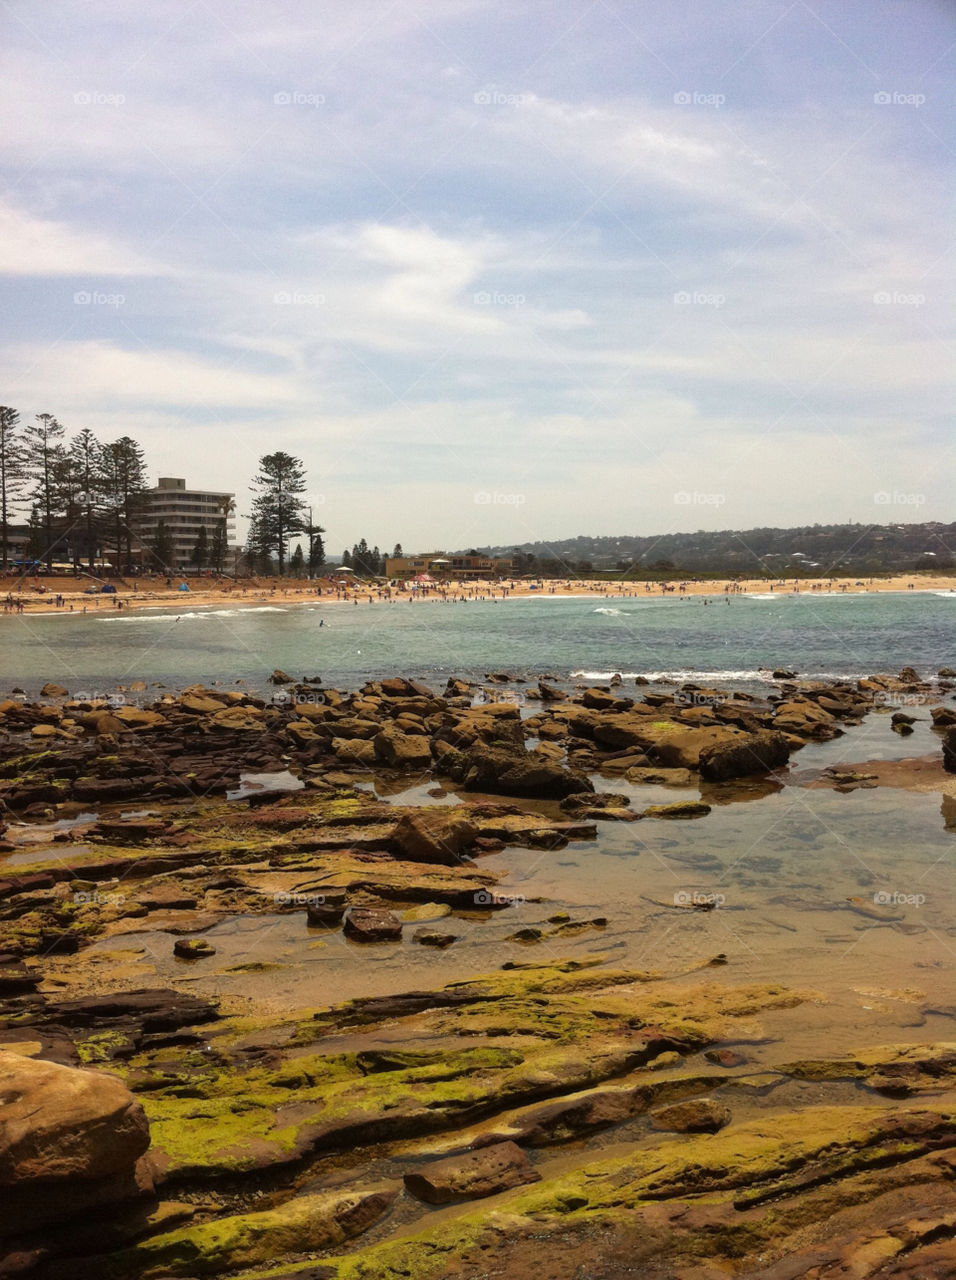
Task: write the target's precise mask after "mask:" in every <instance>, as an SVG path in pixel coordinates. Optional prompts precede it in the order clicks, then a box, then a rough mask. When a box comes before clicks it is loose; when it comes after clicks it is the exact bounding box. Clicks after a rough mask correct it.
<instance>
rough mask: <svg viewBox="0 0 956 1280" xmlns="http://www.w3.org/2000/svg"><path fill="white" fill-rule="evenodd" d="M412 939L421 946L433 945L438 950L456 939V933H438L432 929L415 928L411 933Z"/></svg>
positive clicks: (441, 949)
mask: <svg viewBox="0 0 956 1280" xmlns="http://www.w3.org/2000/svg"><path fill="white" fill-rule="evenodd" d="M412 941H413V942H417V943H418V944H419V946H422V947H435V948H436V949H437V950H439V951H444V950H445V948H446V947H450V946H451V945H452V943H453V942H457V941H458V934H457V933H440V932H439V931H437V930H432V929H416V930H415V932H414V933H413V934H412Z"/></svg>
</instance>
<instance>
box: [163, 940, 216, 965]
mask: <svg viewBox="0 0 956 1280" xmlns="http://www.w3.org/2000/svg"><path fill="white" fill-rule="evenodd" d="M173 952H174V954H176V955H177V956H179V957H180V959H182V960H201V959H203V958H204V957H206V956H214V955H215V954H216V948H215V947H214V946H213V945H212V944H211V943H209V942H206V941H205V939H203V938H177V939H176V941H175V942H174V943H173Z"/></svg>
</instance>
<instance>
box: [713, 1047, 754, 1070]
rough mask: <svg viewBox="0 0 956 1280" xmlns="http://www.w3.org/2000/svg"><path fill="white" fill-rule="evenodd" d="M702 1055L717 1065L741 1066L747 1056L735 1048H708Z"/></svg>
mask: <svg viewBox="0 0 956 1280" xmlns="http://www.w3.org/2000/svg"><path fill="white" fill-rule="evenodd" d="M704 1057H705V1058H706V1059H707V1061H708V1062H712V1063H713V1064H714V1065H715V1066H717V1067H742V1066H743V1065H744V1064H745V1063H746V1062H747V1058H746V1057H745V1056H744V1054H742V1053H738V1052H737V1050H736V1049H708V1050H707V1051H706V1052H705V1054H704Z"/></svg>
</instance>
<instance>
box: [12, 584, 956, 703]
mask: <svg viewBox="0 0 956 1280" xmlns="http://www.w3.org/2000/svg"><path fill="white" fill-rule="evenodd" d="M320 624H321V625H320ZM903 665H912V666H914V667H915V668H916V669H917V670H918V671H919V672H920V673H921V674H923V675H931V674H935V672H936V671H937V670H938V669H939V668H940V667H941V666H953V665H956V593H948V592H919V593H916V592H905V593H897V594H891V593H874V594H861V595H853V596H840V595H810V594H801V595H799V596H793V595H776V594H769V593H768V594H766V595H754V596H736V597H731V598H730V599H729V601H728V600H727V599H726V598H725V597H724V596H723V595H717V596H713V597H685V598H683V599H682V598H675V597H674V596H668V597H666V598H661V597H660V596H650V597H647V598H641V597H638V598H625V599H611V598H608V599H605V598H603V597H601V596H600V595H590V596H585V597H574V598H563V597H560V596H545V597H526V598H521V599H510V600H504V601H495V602H491V601H488V602H484V603H467V604H445V603H442V602H441V601H439V600H432V599H425V600H420V601H416V602H415V603H413V604H409V603H407V602H405V601H401V602H395V603H392V604H385V603H376V604H374V605H369V604H367V603H360V604H356V605H353V604H339V603H323V602H322V601H321V600H315V601H314V602H311V603H303V604H291V605H286V606H281V605H270V604H262V605H255V604H252V605H249V606H245V607H235V608H209V609H202V608H197V607H186V608H183V609H179V610H177V609H175V608H174V609H168V608H164V609H149V610H143V611H139V612H131V613H116V612H114V611H112V610H110V611H109V612H107V607H103V608H101V610H100V611H99V613H95V612H91V613H89V614H86V615H83V616H79V617H78V616H77V615H76V614H73V615H64V614H46V615H39V616H37V615H33V616H30V615H26V616H22V617H19V616H16V615H0V692H9V690H10V688H11V687H13V686H19V687H20V688H22V689H24V690H25V691H26V692H28V693H32V692H36V690H37V689H38V688H39V686H40V685H42V684H43V683H44V682H46V681H48V680H53V681H57V682H58V683H61V684H64V685H66V687H67V688H68V689H69V690H70V692H71V693H76V692H91V693H92V692H109V691H110V690H111V689H114V688H115V687H116V686H117V685H126V684H128V683H129V682H130V681H133V680H144V681H147V682H160V683H162V684H165V685H167V686H169V687H175V686H183V685H186V684H191V683H195V682H200V681H201V682H204V683H207V684H212V683H214V682H216V681H219V682H221V683H222V684H223V685H228V684H232V683H234V682H235V681H237V680H242V681H244V682H245V683H246V684H247V685H248V686H249V687H252V688H256V687H265V680H266V677H267V676H268V675H269V674H270V673H271V672H272V670H273V669H274V668H276V667H281V668H282V669H283V670H285V671H287V672H289V674H290V675H293V676H297V677H301V676H316V675H317V676H321V677H322V679H323V681H324V682H325V683H326V684H331V685H336V686H339V687H342V688H348V687H355V686H357V685H359V684H361V683H362V682H363V681H364V680H366V679H369V678H376V677H381V676H385V675H408V676H415V677H419V678H424V679H426V680H431V681H434V682H440V683H444V681H445V680H446V679H447V678H448V677H449V676H452V675H457V676H462V677H465V678H471V679H474V678H478V679H481V678H483V677H484V675H485V674H486V673H487V672H493V671H508V672H510V673H513V674H515V675H519V676H523V677H525V678H532V677H534V676H536V675H540V674H543V673H553V674H555V675H556V676H558V677H559V679H561V680H565V681H568V680H572V681H573V680H575V679H578V680H582V679H583V680H592V681H593V680H601V679H605V680H606V679H608V678H609V677H610V676H611V675H612V674H613V673H615V672H619V673H621V674H622V675H623V676H625V677H626V678H627V677H633V676H634V675H637V674H642V675H646V676H648V677H650V678H652V679H653V678H661V677H667V678H670V679H677V680H696V681H698V682H700V683H709V682H714V683H718V682H719V683H723V684H743V685H749V684H753V683H755V682H758V681H759V680H760V679H761V678H762V676H765V675H766V674H767V672H768V671H769V669H772V668H774V667H781V666H782V667H786V668H788V669H791V670H794V671H796V672H798V673H799V674H801V675H804V676H846V677H858V676H861V675H866V674H870V673H872V672H876V671H895V670H898V669H899V668H900V667H901V666H903Z"/></svg>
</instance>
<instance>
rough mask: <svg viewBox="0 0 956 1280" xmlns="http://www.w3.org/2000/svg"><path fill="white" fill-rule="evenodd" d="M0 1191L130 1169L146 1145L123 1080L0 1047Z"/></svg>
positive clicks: (137, 1108) (144, 1127) (138, 1111)
mask: <svg viewBox="0 0 956 1280" xmlns="http://www.w3.org/2000/svg"><path fill="white" fill-rule="evenodd" d="M0 1099H2V1102H3V1106H2V1108H0V1186H2V1187H19V1188H21V1189H22V1188H23V1187H24V1186H25V1185H29V1184H32V1183H39V1184H46V1185H47V1186H49V1184H50V1182H55V1181H57V1180H60V1179H80V1180H89V1179H99V1178H104V1177H106V1176H107V1175H109V1174H114V1173H118V1172H122V1171H130V1170H132V1168H133V1166H134V1165H135V1163H136V1161H137V1160H138V1159H139V1157H140V1156H141V1155H142V1154H143V1152H144V1151H145V1150H146V1148H147V1147H148V1146H149V1126H148V1124H147V1123H146V1116H145V1114H144V1112H143V1108H142V1106H141V1105H140V1103H139V1102H138V1101H137V1100H136V1099H135V1098H134V1097H133V1095H132V1094H131V1093H130V1092H129V1090H128V1089H127V1088H126V1086H125V1085H124V1084H123V1083H122V1081H120V1080H118V1079H116V1077H115V1076H111V1075H107V1074H106V1073H105V1072H101V1071H80V1070H77V1069H75V1068H73V1067H63V1066H59V1065H58V1064H56V1063H52V1062H43V1061H40V1060H37V1059H34V1058H23V1057H20V1056H19V1055H17V1054H13V1053H7V1052H6V1051H4V1050H2V1049H0Z"/></svg>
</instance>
